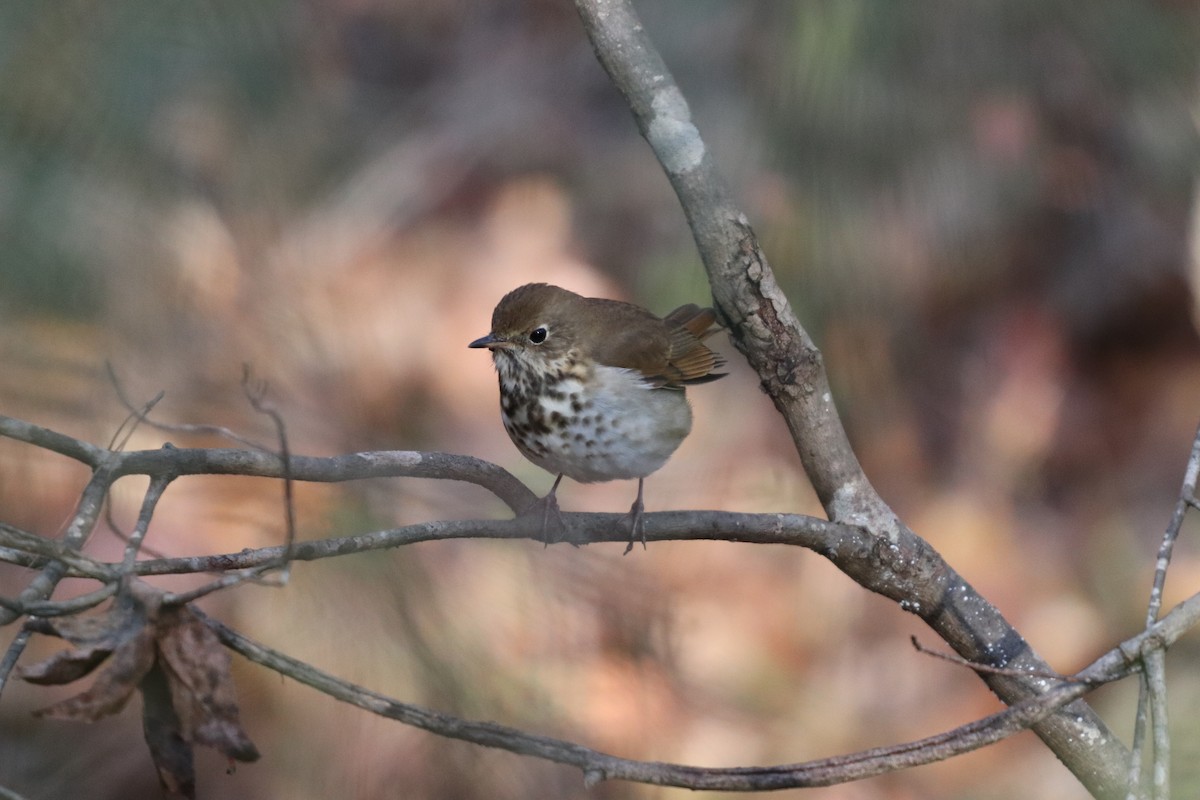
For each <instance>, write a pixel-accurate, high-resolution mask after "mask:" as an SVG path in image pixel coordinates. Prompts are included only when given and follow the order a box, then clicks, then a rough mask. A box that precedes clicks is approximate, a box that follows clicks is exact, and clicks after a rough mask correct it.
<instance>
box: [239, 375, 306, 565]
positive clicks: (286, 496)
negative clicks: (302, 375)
mask: <svg viewBox="0 0 1200 800" xmlns="http://www.w3.org/2000/svg"><path fill="white" fill-rule="evenodd" d="M242 390H243V391H244V392H245V394H246V399H247V400H249V401H250V405H251V406H252V407H253V408H254V410H255V411H257V412H258V413H260V414H265V415H266V416H267V417H269V418H270V420H271V422H272V423H274V425H275V435H276V436H277V437H278V439H279V459H280V461H282V462H283V515H284V520H285V521H286V523H287V528H286V533H285V535H284V543H283V553H282V554H281V555H280V557H279V565H278V566H279V568H280V574H279V580H280V582H281V583H282V584H286V583H287V580H288V574H289V569H288V565H289V564H290V563H291V552H292V546H293V545H294V544H295V543H296V502H295V486H294V484H293V480H292V450H291V448H290V447H289V446H288V436H287V426H286V425H285V424H284V422H283V416H282V415H281V414H280V413H279V412H278V411H277V410H276V409H275V407H274V406H271V405H269V404H268V403H267V401H266V398H267V385H266V384H265V383H263V384H261V385H259V386H258V387H253V386H251V372H250V365H249V364H247V365H245V366H244V367H243V368H242Z"/></svg>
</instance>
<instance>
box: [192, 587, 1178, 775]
mask: <svg viewBox="0 0 1200 800" xmlns="http://www.w3.org/2000/svg"><path fill="white" fill-rule="evenodd" d="M202 618H203V619H204V620H205V621H206V622H207V624H208V625H209V626H210V627H211V628H212V629H213V630H214V631H215V632H216V634H217V636H218V637H219V638H220V639H221V641H222V642H223V643H224V644H225V645H226V646H227V647H229V648H230V649H232V650H235V651H237V652H238V653H241V654H242V655H243V656H245V657H246V658H248V659H250V660H251V661H254V662H255V663H258V664H262V665H263V666H265V667H267V668H269V669H272V670H275V671H276V672H279V673H280V674H282V675H286V676H287V677H290V678H292V679H294V680H297V681H299V682H301V683H304V684H306V685H308V686H311V687H312V688H314V689H316V690H318V691H320V692H323V693H325V694H327V695H329V696H331V697H334V698H336V699H338V700H341V701H343V702H346V703H350V704H352V705H355V706H358V707H359V708H362V709H365V710H367V711H370V712H371V713H373V714H377V715H379V716H382V717H386V718H389V719H394V720H397V721H399V722H401V723H403V724H406V725H412V726H414V727H418V728H422V729H424V730H428V731H431V732H433V733H436V734H438V735H441V736H446V737H450V738H455V739H461V740H463V741H468V742H472V743H475V744H479V745H483V746H486V747H495V748H500V749H503V750H508V751H510V752H514V753H521V754H524V755H530V756H535V757H538V758H543V759H546V760H549V761H555V762H558V763H563V764H569V765H573V766H575V767H578V768H579V769H580V770H582V771H583V773H584V779H585V781H586V782H587V783H588V784H589V785H592V784H595V783H598V782H600V781H603V780H611V779H622V780H630V781H639V782H643V783H649V784H655V785H660V786H681V787H685V788H690V789H710V790H726V791H761V790H767V789H784V788H797V787H811V786H828V785H832V784H835V783H844V782H847V781H851V780H858V779H861V778H865V777H869V776H871V775H878V774H882V773H884V772H890V771H895V770H897V769H902V768H907V767H912V766H917V765H920V764H928V763H932V762H934V761H940V760H944V759H946V758H949V757H951V756H954V755H958V754H960V753H964V752H969V751H971V750H976V749H979V748H980V747H984V746H986V745H988V744H992V743H994V742H996V741H999V740H1000V739H1003V738H1005V737H1007V736H1010V735H1012V734H1013V733H1016V732H1018V731H1020V730H1024V729H1025V728H1027V727H1029V726H1031V725H1032V724H1034V723H1036V722H1037V721H1038V720H1040V719H1044V718H1045V717H1046V716H1047V715H1049V714H1051V713H1053V712H1054V711H1055V710H1056V709H1058V708H1061V707H1062V706H1064V705H1066V704H1068V703H1070V702H1073V701H1074V700H1075V699H1077V698H1079V697H1081V696H1083V695H1084V694H1086V693H1087V692H1089V691H1091V689H1092V688H1094V687H1095V686H1098V685H1100V684H1103V683H1108V682H1111V681H1114V680H1118V679H1120V678H1122V677H1124V676H1125V675H1127V674H1129V673H1130V672H1131V671H1133V670H1135V669H1137V667H1138V663H1139V661H1140V660H1141V659H1142V658H1143V657H1144V655H1145V653H1148V652H1153V651H1155V650H1161V649H1162V648H1165V647H1167V646H1169V645H1170V644H1172V643H1173V642H1174V641H1176V640H1177V639H1178V638H1179V637H1180V636H1182V635H1183V633H1184V632H1186V631H1187V630H1189V629H1190V628H1192V627H1193V626H1195V625H1196V624H1197V622H1200V594H1196V595H1193V596H1192V597H1190V598H1188V599H1187V600H1185V601H1184V602H1182V603H1180V604H1179V605H1178V606H1176V607H1175V608H1174V609H1172V610H1171V612H1170V613H1169V614H1167V615H1166V616H1165V617H1164V618H1163V619H1162V620H1161V621H1160V622H1159V623H1157V624H1156V625H1155V626H1153V627H1152V628H1151V629H1149V630H1146V631H1143V632H1142V633H1139V634H1138V635H1137V636H1134V637H1132V638H1130V639H1128V640H1126V641H1124V642H1122V643H1121V644H1120V645H1119V646H1118V647H1115V648H1113V649H1112V650H1110V651H1108V652H1107V653H1105V654H1104V655H1103V656H1101V657H1100V658H1099V659H1097V660H1096V661H1094V662H1092V664H1090V665H1088V667H1086V668H1085V669H1084V670H1082V671H1081V672H1079V673H1077V674H1076V675H1073V676H1070V677H1069V678H1068V680H1067V681H1065V682H1059V683H1055V684H1053V685H1052V686H1050V687H1048V689H1047V691H1046V692H1044V693H1043V694H1041V695H1038V696H1036V697H1034V698H1031V699H1029V700H1026V701H1023V702H1021V703H1017V704H1014V705H1013V706H1010V707H1009V708H1007V709H1005V710H1003V711H1001V712H998V713H996V714H993V715H991V716H988V717H985V718H983V719H981V720H977V721H975V722H972V723H969V724H967V725H963V726H960V727H958V728H955V729H953V730H951V731H947V732H945V733H942V734H938V735H936V736H932V737H928V738H926V739H921V740H919V741H915V742H908V743H905V744H901V745H896V746H892V747H884V748H876V749H873V750H867V751H864V752H861V753H854V754H850V755H846V756H837V757H834V758H828V759H821V760H819V761H810V762H805V763H802V764H785V765H780V766H772V767H734V768H706V767H696V766H689V765H681V764H665V763H661V762H644V761H635V760H632V759H624V758H618V757H615V756H611V755H608V754H606V753H602V752H599V751H596V750H592V749H590V748H587V747H583V746H582V745H578V744H575V743H572V742H566V741H563V740H560V739H553V738H550V737H546V736H538V735H535V734H530V733H527V732H525V731H521V730H518V729H515V728H510V727H507V726H504V725H498V724H496V723H492V722H476V721H472V720H466V719H462V718H460V717H456V716H452V715H449V714H444V713H441V712H438V711H433V710H430V709H427V708H423V707H420V706H415V705H411V704H408V703H402V702H400V701H398V700H395V699H393V698H390V697H387V696H385V695H382V694H379V693H378V692H374V691H371V690H370V689H366V688H364V687H362V686H358V685H356V684H353V683H351V682H349V681H344V680H342V679H340V678H337V677H335V676H333V675H330V674H329V673H327V672H324V671H322V670H319V669H317V668H315V667H313V666H311V665H309V664H306V663H304V662H302V661H299V660H298V659H295V658H292V657H291V656H287V655H285V654H283V653H280V652H278V651H276V650H273V649H271V648H269V647H266V646H265V645H263V644H260V643H258V642H255V641H253V640H252V639H249V638H248V637H246V636H244V635H242V634H240V633H238V632H237V631H234V630H233V629H231V628H229V627H227V626H225V625H223V624H222V623H220V622H218V621H216V620H214V619H211V618H208V617H204V616H203V615H202Z"/></svg>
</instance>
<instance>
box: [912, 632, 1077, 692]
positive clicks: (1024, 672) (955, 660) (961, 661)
mask: <svg viewBox="0 0 1200 800" xmlns="http://www.w3.org/2000/svg"><path fill="white" fill-rule="evenodd" d="M909 638H910V640H911V641H912V646H913V647H914V648H915V649H916V651H917V652H918V653H922V654H923V655H927V656H932V657H934V658H938V659H941V660H942V661H948V662H950V663H951V664H957V665H958V666H960V667H966V668H967V669H970V670H974V671H975V672H986V673H987V674H989V675H1005V676H1007V677H1009V678H1044V679H1045V680H1050V681H1063V682H1071V681H1072V680H1074V679H1073V678H1072V677H1071V676H1069V675H1063V674H1062V673H1061V672H1054V671H1053V670H1034V669H1009V668H1008V667H993V666H992V665H991V664H980V663H979V662H977V661H968V660H967V659H965V658H963V657H962V656H959V655H956V654H954V653H943V652H941V651H938V650H930V649H929V648H927V647H925V645H923V644H921V642H920V641H919V640H918V639H917V637H916V635H913V636H911V637H909Z"/></svg>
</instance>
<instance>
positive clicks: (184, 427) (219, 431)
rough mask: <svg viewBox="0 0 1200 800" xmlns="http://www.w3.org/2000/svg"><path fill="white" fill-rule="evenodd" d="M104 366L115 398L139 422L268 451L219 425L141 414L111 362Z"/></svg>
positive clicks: (169, 431)
mask: <svg viewBox="0 0 1200 800" xmlns="http://www.w3.org/2000/svg"><path fill="white" fill-rule="evenodd" d="M104 366H105V369H106V370H107V371H108V380H109V382H110V383H112V386H113V391H114V392H116V395H117V399H118V400H119V401H120V402H121V405H123V406H125V410H126V411H128V412H129V413H131V414H134V415H136V416H137V417H138V419H139V420H140V421H141V422H144V423H145V424H147V425H149V426H150V427H151V428H155V429H156V430H160V431H164V432H166V433H190V434H196V435H201V436H203V435H207V436H220V437H222V438H225V439H229V440H230V441H233V442H237V443H239V444H244V445H246V446H247V447H252V448H254V449H255V450H262V451H264V452H268V450H267V448H266V447H264V446H263V445H261V444H259V443H258V442H256V441H254V440H253V439H250V438H247V437H245V436H242V435H241V434H240V433H236V432H235V431H233V430H230V429H229V428H226V427H223V426H221V425H189V424H179V423H167V422H158V421H157V420H153V419H150V418H149V417H147V416H145V415H143V414H142V413H141V411H140V410H139V409H138V407H137V406H135V405H134V404H133V401H132V400H130V399H129V396H128V395H126V394H125V389H124V387H122V386H121V381H120V379H119V378H117V372H116V370H115V369H114V368H113V365H112V363H111V362H105V365H104Z"/></svg>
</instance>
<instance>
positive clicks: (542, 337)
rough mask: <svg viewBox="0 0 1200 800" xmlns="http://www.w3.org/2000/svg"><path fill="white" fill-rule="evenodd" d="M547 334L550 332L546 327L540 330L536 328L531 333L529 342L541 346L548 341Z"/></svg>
mask: <svg viewBox="0 0 1200 800" xmlns="http://www.w3.org/2000/svg"><path fill="white" fill-rule="evenodd" d="M547 333H548V331H547V330H546V327H545V326H544V325H543V326H542V327H539V328H534V329H533V330H532V331H530V332H529V341H531V342H533V343H534V344H541V343H542V342H544V341H546V334H547Z"/></svg>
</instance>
